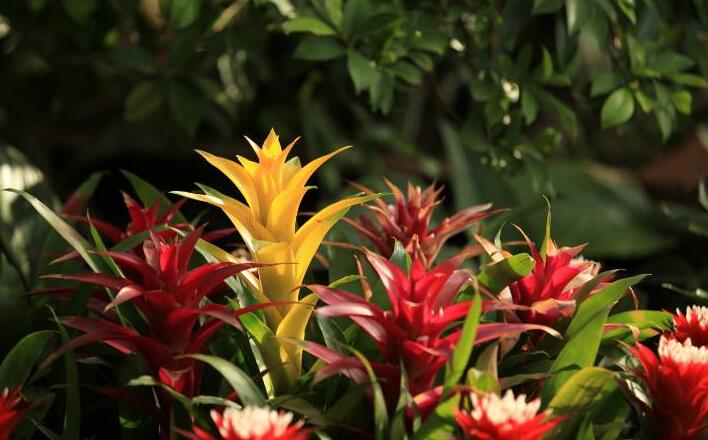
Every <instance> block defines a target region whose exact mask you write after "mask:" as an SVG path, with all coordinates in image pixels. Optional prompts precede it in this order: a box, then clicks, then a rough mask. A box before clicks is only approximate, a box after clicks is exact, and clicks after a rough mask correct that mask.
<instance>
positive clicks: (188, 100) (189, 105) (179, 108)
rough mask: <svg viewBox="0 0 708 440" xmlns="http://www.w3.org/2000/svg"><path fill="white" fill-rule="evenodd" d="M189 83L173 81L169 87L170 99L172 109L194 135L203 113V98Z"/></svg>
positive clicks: (173, 114)
mask: <svg viewBox="0 0 708 440" xmlns="http://www.w3.org/2000/svg"><path fill="white" fill-rule="evenodd" d="M201 98H202V97H201V95H199V94H198V93H197V91H196V90H194V88H192V87H191V86H190V85H189V84H187V83H185V82H182V81H172V82H171V83H170V87H169V93H168V101H169V104H170V111H171V112H172V116H174V118H175V120H176V121H177V122H178V123H179V125H180V126H182V127H184V129H185V131H186V133H187V134H188V135H189V136H190V137H192V136H194V133H195V131H196V130H197V126H198V125H199V119H200V118H201V113H202V108H201V107H202V99H201Z"/></svg>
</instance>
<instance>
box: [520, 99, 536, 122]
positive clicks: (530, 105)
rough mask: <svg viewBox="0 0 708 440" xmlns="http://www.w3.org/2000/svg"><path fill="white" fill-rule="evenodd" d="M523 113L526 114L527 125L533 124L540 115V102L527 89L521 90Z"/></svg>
mask: <svg viewBox="0 0 708 440" xmlns="http://www.w3.org/2000/svg"><path fill="white" fill-rule="evenodd" d="M521 113H523V115H524V119H525V121H526V125H531V124H532V123H533V121H535V120H536V116H537V115H538V102H537V101H536V98H534V97H533V95H532V94H531V93H529V92H527V91H523V92H521Z"/></svg>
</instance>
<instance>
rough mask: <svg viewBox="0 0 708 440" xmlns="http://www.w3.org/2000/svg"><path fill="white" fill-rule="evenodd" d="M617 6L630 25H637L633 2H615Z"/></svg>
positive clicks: (630, 0) (623, 0)
mask: <svg viewBox="0 0 708 440" xmlns="http://www.w3.org/2000/svg"><path fill="white" fill-rule="evenodd" d="M616 2H617V6H619V8H620V10H621V11H622V13H624V15H625V16H626V17H627V18H628V19H629V21H630V22H632V24H637V13H636V12H635V10H634V5H635V2H634V0H616Z"/></svg>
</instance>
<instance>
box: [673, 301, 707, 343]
mask: <svg viewBox="0 0 708 440" xmlns="http://www.w3.org/2000/svg"><path fill="white" fill-rule="evenodd" d="M674 326H675V329H674V331H673V332H672V333H669V334H667V335H666V336H667V337H669V338H672V339H676V340H678V341H679V342H683V341H685V340H686V339H691V342H692V343H693V345H694V346H696V347H707V346H708V307H705V306H690V307H687V308H686V314H685V315H684V314H683V313H681V311H680V310H678V309H677V310H676V314H675V315H674Z"/></svg>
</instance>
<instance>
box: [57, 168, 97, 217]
mask: <svg viewBox="0 0 708 440" xmlns="http://www.w3.org/2000/svg"><path fill="white" fill-rule="evenodd" d="M105 175H106V172H105V171H97V172H95V173H93V174H91V175H90V176H89V177H88V178H87V179H86V180H84V181H83V182H82V183H81V185H79V187H78V188H76V189H75V190H74V192H73V193H71V196H70V197H69V198H68V199H67V200H66V202H64V207H63V208H62V213H64V214H73V215H79V214H82V213H83V211H84V209H85V208H86V204H87V203H88V201H89V200H91V197H93V193H94V192H95V191H96V187H98V184H99V183H100V182H101V179H103V176H105Z"/></svg>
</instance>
